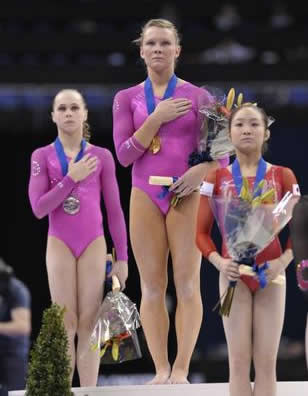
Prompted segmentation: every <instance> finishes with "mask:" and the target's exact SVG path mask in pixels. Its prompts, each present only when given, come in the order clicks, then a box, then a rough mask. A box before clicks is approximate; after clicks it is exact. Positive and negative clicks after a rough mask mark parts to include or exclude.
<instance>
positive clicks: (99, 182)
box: [29, 144, 127, 260]
mask: <svg viewBox="0 0 308 396" xmlns="http://www.w3.org/2000/svg"><path fill="white" fill-rule="evenodd" d="M86 153H89V154H91V155H93V156H94V155H95V156H96V157H97V158H98V167H97V170H96V171H95V172H93V173H92V174H90V175H89V176H88V177H87V178H86V179H84V180H82V181H80V182H77V183H76V182H74V181H73V179H71V177H70V176H68V175H66V176H64V177H63V176H62V171H61V166H60V162H59V160H58V157H57V154H56V150H55V147H54V145H53V144H49V145H48V146H45V147H41V148H38V149H37V150H35V151H34V152H33V153H32V156H31V176H30V182H29V198H30V203H31V206H32V210H33V213H34V214H35V216H36V217H38V218H42V217H44V216H46V215H48V216H49V229H48V234H49V235H53V236H55V237H57V238H58V239H60V240H61V241H63V242H64V243H65V244H66V245H67V246H68V247H69V248H70V250H71V251H72V253H73V255H74V256H75V257H76V258H78V257H79V256H80V255H81V254H82V253H83V252H84V250H85V249H86V248H87V246H88V245H89V244H90V243H91V242H92V241H94V240H95V239H96V238H98V237H99V236H101V235H103V234H104V230H103V218H102V212H101V207H100V204H101V193H102V195H103V199H104V203H105V207H106V212H107V219H108V227H109V230H110V234H111V236H112V240H113V244H114V246H115V250H116V255H117V259H118V260H127V234H126V225H125V219H124V215H123V211H122V207H121V203H120V196H119V189H118V184H117V180H116V175H115V164H114V159H113V157H112V154H111V152H110V151H108V150H107V149H105V148H101V147H97V146H94V145H90V146H88V147H87V149H86ZM67 159H68V161H69V160H70V158H68V157H67ZM70 195H72V196H75V197H77V198H78V199H79V201H80V211H79V212H78V213H76V214H74V215H71V214H67V213H66V212H65V211H64V209H63V206H62V205H63V202H64V201H65V199H66V198H67V197H68V196H70Z"/></svg>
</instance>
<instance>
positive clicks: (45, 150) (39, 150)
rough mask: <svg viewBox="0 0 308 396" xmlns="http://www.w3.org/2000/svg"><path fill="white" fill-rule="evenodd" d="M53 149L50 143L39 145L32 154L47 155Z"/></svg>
mask: <svg viewBox="0 0 308 396" xmlns="http://www.w3.org/2000/svg"><path fill="white" fill-rule="evenodd" d="M51 150H52V144H51V143H50V144H48V145H46V146H42V147H38V148H36V149H35V150H33V152H32V156H46V155H48V154H49V153H50V151H51Z"/></svg>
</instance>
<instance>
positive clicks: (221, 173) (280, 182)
mask: <svg viewBox="0 0 308 396" xmlns="http://www.w3.org/2000/svg"><path fill="white" fill-rule="evenodd" d="M265 180H266V182H267V185H268V186H269V187H272V188H273V189H274V190H275V198H274V200H275V202H278V201H280V200H281V199H282V198H283V196H284V195H285V193H286V192H287V191H290V192H293V191H294V188H296V187H297V181H296V178H295V175H294V173H293V172H292V170H291V169H289V168H285V167H282V166H276V165H271V166H268V169H267V172H266V175H265ZM254 181H255V177H248V182H249V186H250V189H251V190H252V189H253V184H254ZM206 182H207V183H212V184H213V195H214V196H222V193H223V188H224V186H225V185H226V183H227V184H229V185H230V186H231V187H230V188H231V191H232V193H233V194H234V196H237V192H236V189H235V186H234V183H233V179H232V173H231V170H230V169H229V168H220V169H217V170H216V171H214V172H212V173H210V174H209V175H208V177H207V179H206ZM232 186H233V187H232ZM213 222H214V216H213V213H212V210H211V206H210V203H209V197H208V196H206V195H202V196H201V199H200V206H199V213H198V223H197V236H196V242H197V246H198V247H199V249H200V251H201V252H202V254H203V256H204V257H205V258H208V257H209V255H210V254H211V253H212V252H214V251H217V248H216V245H215V243H214V241H213V240H212V238H211V230H212V226H213ZM290 247H291V242H290V239H288V241H287V245H286V249H287V248H290ZM221 254H222V256H223V257H225V258H227V257H229V255H228V252H227V247H226V244H225V243H224V241H223V243H222V253H221ZM281 254H282V248H281V244H280V241H279V238H278V236H277V237H276V238H275V239H274V240H273V241H272V242H271V244H270V245H269V246H267V247H266V248H265V249H264V250H263V251H262V252H261V253H260V254H258V255H257V257H256V263H257V264H258V265H260V264H263V263H264V262H265V261H269V260H273V259H275V258H278V257H280V256H281ZM241 280H242V281H243V282H245V284H246V285H247V286H248V287H249V288H250V289H251V290H252V291H255V290H257V289H258V288H259V282H258V280H257V279H256V278H254V277H250V276H247V275H241Z"/></svg>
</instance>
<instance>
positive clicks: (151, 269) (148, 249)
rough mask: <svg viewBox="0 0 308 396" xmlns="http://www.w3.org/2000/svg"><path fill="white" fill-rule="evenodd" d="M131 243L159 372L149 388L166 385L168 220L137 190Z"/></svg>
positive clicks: (147, 330)
mask: <svg viewBox="0 0 308 396" xmlns="http://www.w3.org/2000/svg"><path fill="white" fill-rule="evenodd" d="M130 239H131V245H132V248H133V252H134V256H135V259H136V263H137V266H138V270H139V274H140V281H141V292H142V297H141V305H140V316H141V322H142V326H143V330H144V333H145V337H146V340H147V344H148V347H149V350H150V353H151V356H152V359H153V361H154V365H155V370H156V376H155V377H154V379H153V380H152V381H151V382H150V383H149V384H164V383H166V382H167V380H168V378H169V375H170V364H169V361H168V331H169V315H168V311H167V308H166V301H165V300H166V289H167V283H168V279H167V262H168V260H167V259H168V242H167V235H166V227H165V218H164V216H163V215H162V214H161V212H160V210H159V209H158V208H157V207H156V205H155V204H154V203H153V202H152V201H151V200H150V198H149V197H148V196H147V195H146V194H145V193H144V192H143V191H140V190H138V189H136V188H133V190H132V194H131V201H130Z"/></svg>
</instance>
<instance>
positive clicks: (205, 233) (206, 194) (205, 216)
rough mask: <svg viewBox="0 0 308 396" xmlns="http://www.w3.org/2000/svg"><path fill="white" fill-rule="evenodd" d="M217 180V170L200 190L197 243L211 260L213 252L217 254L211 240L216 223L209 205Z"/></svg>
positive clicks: (203, 253) (209, 176) (208, 177)
mask: <svg viewBox="0 0 308 396" xmlns="http://www.w3.org/2000/svg"><path fill="white" fill-rule="evenodd" d="M215 180H216V172H215V170H214V171H213V172H211V173H210V174H209V175H208V176H207V178H206V181H205V182H204V183H203V184H202V187H201V189H200V194H201V197H200V204H199V210H198V217H197V232H196V243H197V246H198V248H199V250H200V251H201V253H202V255H203V256H204V257H205V258H207V259H208V258H209V256H210V254H211V253H212V252H217V249H216V246H215V243H214V242H213V240H212V238H211V231H212V227H213V223H214V216H213V212H212V209H211V206H210V203H209V199H210V197H211V196H212V195H213V192H214V187H215Z"/></svg>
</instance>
